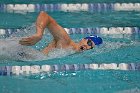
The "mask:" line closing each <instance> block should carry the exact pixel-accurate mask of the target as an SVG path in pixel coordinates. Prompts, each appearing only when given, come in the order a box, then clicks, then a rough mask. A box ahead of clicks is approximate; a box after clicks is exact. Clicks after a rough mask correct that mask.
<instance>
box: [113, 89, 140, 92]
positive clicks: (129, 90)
mask: <svg viewBox="0 0 140 93" xmlns="http://www.w3.org/2000/svg"><path fill="white" fill-rule="evenodd" d="M115 93H140V89H138V88H134V89H128V90H123V91H119V92H115Z"/></svg>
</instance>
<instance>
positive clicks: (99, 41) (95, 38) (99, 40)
mask: <svg viewBox="0 0 140 93" xmlns="http://www.w3.org/2000/svg"><path fill="white" fill-rule="evenodd" d="M85 39H90V40H92V41H93V42H94V44H95V45H100V44H102V43H103V40H102V38H101V37H99V36H93V35H91V36H88V37H86V38H85Z"/></svg>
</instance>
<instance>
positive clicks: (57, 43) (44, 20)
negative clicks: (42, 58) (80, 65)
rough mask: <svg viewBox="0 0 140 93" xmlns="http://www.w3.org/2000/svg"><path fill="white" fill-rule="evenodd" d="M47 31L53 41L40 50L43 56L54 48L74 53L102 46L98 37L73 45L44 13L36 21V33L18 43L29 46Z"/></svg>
mask: <svg viewBox="0 0 140 93" xmlns="http://www.w3.org/2000/svg"><path fill="white" fill-rule="evenodd" d="M46 27H47V28H48V29H49V32H50V33H51V34H52V36H53V41H52V42H51V43H50V44H49V45H48V46H47V47H46V48H44V49H43V50H42V52H43V53H44V54H48V53H49V52H50V51H51V50H53V49H54V48H61V49H66V48H69V47H71V48H72V49H73V50H74V51H76V52H80V51H85V50H89V49H92V48H93V47H94V46H95V45H100V44H102V39H101V38H100V37H98V36H89V37H85V38H83V39H82V40H81V41H80V42H78V43H75V42H74V41H73V40H72V39H71V38H70V37H69V35H68V34H67V32H66V31H65V29H64V28H63V27H61V26H60V25H59V24H58V23H57V22H56V21H55V20H54V19H53V18H52V17H51V16H49V15H48V14H47V13H46V12H44V11H41V12H40V14H39V16H38V17H37V20H36V33H35V34H34V35H32V36H30V37H27V38H22V39H21V40H20V41H19V43H20V44H21V45H26V46H31V45H34V44H36V43H37V42H38V41H40V40H41V39H42V36H43V33H44V29H45V28H46Z"/></svg>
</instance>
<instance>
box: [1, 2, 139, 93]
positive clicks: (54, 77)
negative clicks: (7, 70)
mask: <svg viewBox="0 0 140 93" xmlns="http://www.w3.org/2000/svg"><path fill="white" fill-rule="evenodd" d="M129 1H130V0H129ZM129 1H128V0H126V1H125V0H124V1H122V2H129ZM1 2H2V1H1ZM7 2H9V1H7ZM15 2H18V1H16V0H15ZM32 2H36V1H33V0H32ZM60 2H61V3H63V1H60ZM69 2H70V0H69V1H67V3H69ZM77 2H78V1H77ZM81 2H84V1H81ZM89 2H91V1H90V0H89V1H86V3H89ZM96 2H97V1H95V3H96ZM101 2H108V3H110V2H111V1H110V2H109V1H105V0H101V1H100V2H99V3H101ZM112 2H118V1H117V0H116V1H115V0H114V1H113V0H112ZM132 2H139V1H137V0H133V1H132ZM12 3H13V2H12ZM21 3H22V2H21ZM40 3H44V1H43V0H42V2H41V1H40ZM48 3H49V1H48ZM50 3H51V2H50ZM53 3H58V1H53ZM73 3H74V2H73ZM92 3H94V2H92ZM48 13H49V14H50V15H51V16H52V17H53V18H54V19H56V21H57V22H58V23H59V24H60V25H62V26H63V27H65V28H96V27H98V28H102V27H108V28H111V27H140V25H139V21H140V19H139V16H140V12H136V11H127V12H119V11H108V12H60V11H55V12H48ZM37 15H38V12H32V13H24V12H20V13H9V12H4V11H2V12H0V20H1V21H0V29H20V30H19V32H17V33H16V32H14V33H13V34H12V35H9V36H14V37H15V36H22V35H23V36H25V35H31V34H33V33H34V32H35V26H34V22H35V20H36V17H37ZM15 19H16V20H15ZM23 29H25V30H23ZM13 31H14V30H13ZM26 31H28V32H27V33H26V34H25V32H26ZM24 34H25V35H24ZM94 34H95V33H94ZM96 34H97V35H100V36H101V37H102V38H103V42H104V43H103V44H102V45H101V46H99V47H95V48H94V49H93V50H88V51H85V52H82V53H76V54H71V55H67V54H68V53H67V52H63V51H59V52H57V51H56V52H54V53H53V54H50V56H49V59H45V60H40V59H39V60H37V61H32V60H30V61H26V60H22V61H20V60H16V59H14V60H12V59H9V60H2V59H1V60H0V66H16V65H18V66H24V65H29V66H32V65H39V66H41V65H46V64H47V65H63V64H92V63H97V64H102V63H108V64H109V63H116V64H119V63H127V64H129V63H139V61H140V57H139V56H140V34H139V31H138V32H133V33H131V34H126V33H122V34H121V33H119V34H106V33H102V32H101V33H96ZM88 35H90V34H80V33H77V34H70V37H71V38H72V39H73V40H74V41H75V42H77V41H80V40H81V38H83V37H85V36H88ZM9 36H4V37H3V36H1V37H0V40H3V41H4V40H7V39H9ZM10 40H12V39H9V40H8V41H7V42H8V44H9V45H7V46H10ZM46 40H47V41H46ZM50 41H51V36H50V35H48V34H45V35H44V37H43V39H42V40H41V41H40V42H39V43H37V44H36V45H35V46H31V47H28V48H32V49H35V50H41V49H43V48H44V47H45V46H46V45H47V44H48V43H49V42H50ZM14 42H16V44H17V41H14ZM4 44H5V45H6V43H4ZM16 44H15V46H16ZM17 45H18V44H17ZM1 46H2V45H1ZM16 49H18V47H11V50H10V51H12V50H16ZM0 50H1V47H0ZM28 52H30V51H28ZM0 53H3V54H4V53H5V54H6V55H8V54H10V52H7V51H2V50H1V51H0ZM11 53H13V54H14V53H16V52H11ZM31 53H32V52H31ZM40 57H42V56H41V55H40ZM13 58H14V57H13ZM139 78H140V71H139V70H138V71H137V70H136V71H133V70H132V71H131V70H127V71H123V70H122V71H121V70H79V71H58V72H57V71H54V72H50V73H43V72H42V73H39V74H31V75H25V76H24V75H17V76H16V75H15V76H14V75H13V76H0V93H38V92H39V93H45V92H49V93H56V92H58V93H140V85H139V83H140V80H139Z"/></svg>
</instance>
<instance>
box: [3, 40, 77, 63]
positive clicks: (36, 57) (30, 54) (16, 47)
mask: <svg viewBox="0 0 140 93" xmlns="http://www.w3.org/2000/svg"><path fill="white" fill-rule="evenodd" d="M20 39H21V38H13V39H0V45H1V46H0V60H20V61H40V60H48V59H53V58H61V57H64V56H67V55H70V54H73V53H75V51H73V50H72V48H67V49H57V48H56V49H53V50H52V51H51V52H49V54H48V55H45V54H43V53H42V52H40V51H38V50H36V49H34V48H32V47H29V46H23V45H20V44H18V42H19V40H20Z"/></svg>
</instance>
